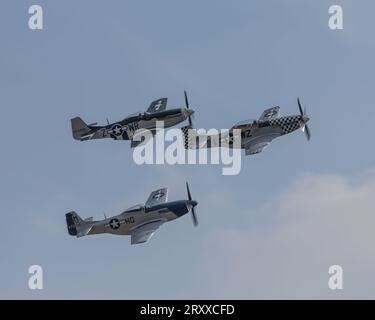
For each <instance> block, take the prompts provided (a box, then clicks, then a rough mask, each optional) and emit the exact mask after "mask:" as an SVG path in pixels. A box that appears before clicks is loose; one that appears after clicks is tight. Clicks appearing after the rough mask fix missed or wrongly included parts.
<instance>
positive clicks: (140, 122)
mask: <svg viewBox="0 0 375 320" xmlns="http://www.w3.org/2000/svg"><path fill="white" fill-rule="evenodd" d="M184 94H185V107H184V108H175V109H169V110H166V108H167V101H168V98H161V99H158V100H155V101H153V102H152V103H151V105H150V106H149V108H148V109H147V111H146V112H143V113H141V112H138V113H134V114H132V115H130V116H128V117H127V118H125V119H123V120H121V121H119V122H114V123H111V124H110V123H109V121H108V119H107V125H104V126H98V125H97V123H92V124H86V123H85V122H84V121H83V120H82V119H81V118H80V117H75V118H72V119H71V120H70V121H71V126H72V133H73V138H74V139H75V140H80V141H86V140H93V139H104V138H112V139H114V140H131V147H132V148H134V147H136V146H138V145H139V144H140V143H142V142H144V141H136V140H134V137H135V135H137V134H140V135H141V133H142V129H148V130H150V131H151V132H152V133H153V134H155V133H156V121H164V128H169V127H172V126H174V125H176V124H178V123H181V122H183V121H185V120H186V119H189V125H191V115H192V114H193V113H194V110H192V109H190V107H189V101H188V98H187V93H186V91H185V92H184Z"/></svg>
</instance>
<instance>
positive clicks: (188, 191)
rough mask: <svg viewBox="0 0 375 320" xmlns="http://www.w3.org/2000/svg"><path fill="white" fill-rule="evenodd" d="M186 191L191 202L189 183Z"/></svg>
mask: <svg viewBox="0 0 375 320" xmlns="http://www.w3.org/2000/svg"><path fill="white" fill-rule="evenodd" d="M186 190H187V194H188V198H189V200H191V193H190V189H189V184H188V183H187V182H186Z"/></svg>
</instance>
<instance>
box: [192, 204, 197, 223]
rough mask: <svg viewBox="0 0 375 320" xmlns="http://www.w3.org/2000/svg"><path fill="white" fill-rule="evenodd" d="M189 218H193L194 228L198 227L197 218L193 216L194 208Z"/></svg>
mask: <svg viewBox="0 0 375 320" xmlns="http://www.w3.org/2000/svg"><path fill="white" fill-rule="evenodd" d="M191 216H192V217H193V224H194V227H196V226H198V219H197V216H196V215H195V209H194V207H192V208H191Z"/></svg>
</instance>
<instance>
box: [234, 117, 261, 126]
mask: <svg viewBox="0 0 375 320" xmlns="http://www.w3.org/2000/svg"><path fill="white" fill-rule="evenodd" d="M257 122H258V120H256V119H247V120H242V121H240V122H237V123H236V125H235V127H240V126H245V125H250V124H256V123H257Z"/></svg>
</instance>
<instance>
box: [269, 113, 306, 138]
mask: <svg viewBox="0 0 375 320" xmlns="http://www.w3.org/2000/svg"><path fill="white" fill-rule="evenodd" d="M300 118H301V117H300V116H291V117H282V118H277V119H274V120H271V123H270V124H271V126H277V127H280V128H281V130H282V133H283V134H287V133H290V132H293V131H295V130H297V129H299V128H300V127H301V119H300Z"/></svg>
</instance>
